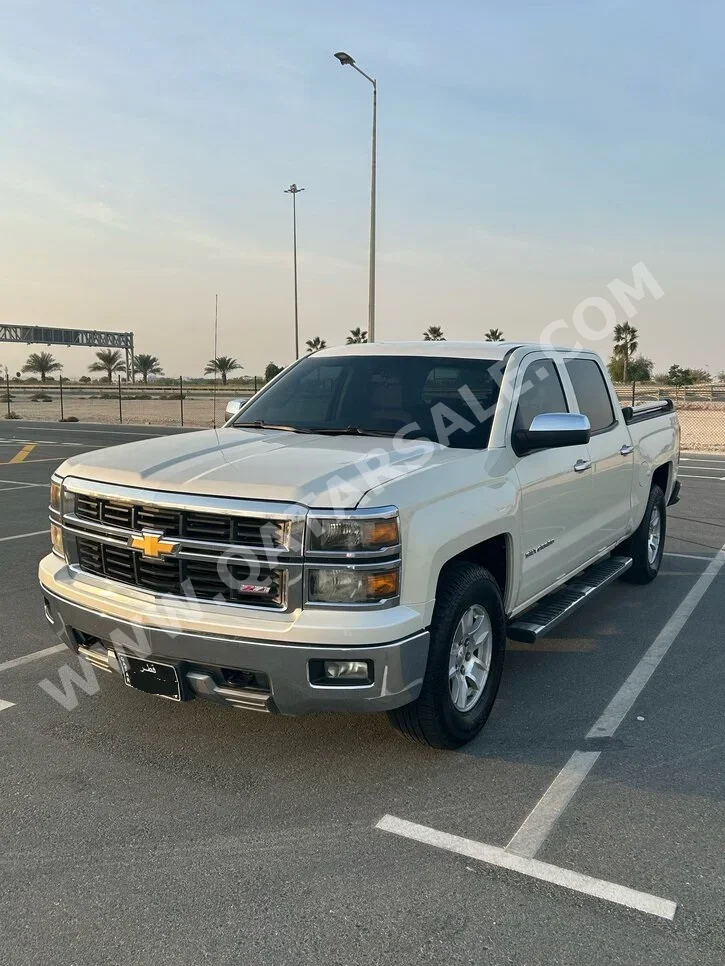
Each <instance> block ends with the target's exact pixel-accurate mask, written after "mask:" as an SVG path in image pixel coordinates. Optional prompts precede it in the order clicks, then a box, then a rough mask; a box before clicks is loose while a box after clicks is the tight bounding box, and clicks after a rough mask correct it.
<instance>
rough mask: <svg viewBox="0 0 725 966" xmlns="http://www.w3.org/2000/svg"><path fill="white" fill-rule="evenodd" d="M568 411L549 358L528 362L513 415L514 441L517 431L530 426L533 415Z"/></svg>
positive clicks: (559, 382) (554, 369) (556, 373)
mask: <svg viewBox="0 0 725 966" xmlns="http://www.w3.org/2000/svg"><path fill="white" fill-rule="evenodd" d="M568 412H569V407H568V406H567V404H566V396H565V395H564V389H563V388H562V385H561V379H560V378H559V373H558V372H557V370H556V366H555V365H554V363H553V362H552V361H551V359H537V360H536V362H532V363H530V364H529V366H528V367H527V369H526V372H525V373H524V379H523V382H522V383H521V396H520V398H519V405H518V407H517V409H516V416H515V417H514V431H513V438H514V442H515V440H516V434H517V433H519V432H522V431H523V432H525V431H526V430H527V429H528V428H529V427H530V426H531V421H532V420H533V418H534V416H538V415H540V414H541V413H568Z"/></svg>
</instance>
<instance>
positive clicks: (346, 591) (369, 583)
mask: <svg viewBox="0 0 725 966" xmlns="http://www.w3.org/2000/svg"><path fill="white" fill-rule="evenodd" d="M399 593H400V570H399V568H398V566H397V565H396V566H394V567H390V568H388V569H386V570H350V569H346V568H335V567H325V568H320V569H314V568H313V569H310V571H309V593H308V600H309V601H310V602H314V603H324V604H378V603H380V602H381V601H384V600H389V599H390V598H393V597H397V596H398V595H399Z"/></svg>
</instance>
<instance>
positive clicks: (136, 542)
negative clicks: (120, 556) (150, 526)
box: [128, 530, 179, 558]
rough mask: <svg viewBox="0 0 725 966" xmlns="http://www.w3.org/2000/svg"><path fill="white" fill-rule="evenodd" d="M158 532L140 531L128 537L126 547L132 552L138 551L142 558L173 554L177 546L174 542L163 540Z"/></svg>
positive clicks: (161, 534)
mask: <svg viewBox="0 0 725 966" xmlns="http://www.w3.org/2000/svg"><path fill="white" fill-rule="evenodd" d="M163 537H164V535H163V533H162V532H161V531H160V530H142V531H141V533H137V534H134V535H133V536H132V537H129V540H128V545H129V547H131V549H132V550H140V551H141V552H142V553H143V555H144V557H154V558H155V557H164V556H167V555H168V554H172V553H175V552H176V550H178V548H179V544H178V543H177V542H176V541H175V540H164V539H163Z"/></svg>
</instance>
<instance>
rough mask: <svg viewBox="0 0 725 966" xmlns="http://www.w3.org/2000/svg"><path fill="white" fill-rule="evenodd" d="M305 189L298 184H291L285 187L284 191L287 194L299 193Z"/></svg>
mask: <svg viewBox="0 0 725 966" xmlns="http://www.w3.org/2000/svg"><path fill="white" fill-rule="evenodd" d="M304 190H305V189H304V188H298V187H297V185H296V184H291V185H290V186H289V188H285V189H284V193H285V194H286V195H296V194H299V193H300V191H304Z"/></svg>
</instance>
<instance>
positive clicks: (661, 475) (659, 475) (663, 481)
mask: <svg viewBox="0 0 725 966" xmlns="http://www.w3.org/2000/svg"><path fill="white" fill-rule="evenodd" d="M671 479H672V462H671V461H668V462H667V463H662V465H661V466H658V467H657V468H656V469H655V470H654V471H653V473H652V483H651V485H650V489H651V488H652V487H653V486H659V488H660V489H661V490H662V492H663V493H664V495H665V504H666V503H667V500H668V499H669V497H670V481H671Z"/></svg>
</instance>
